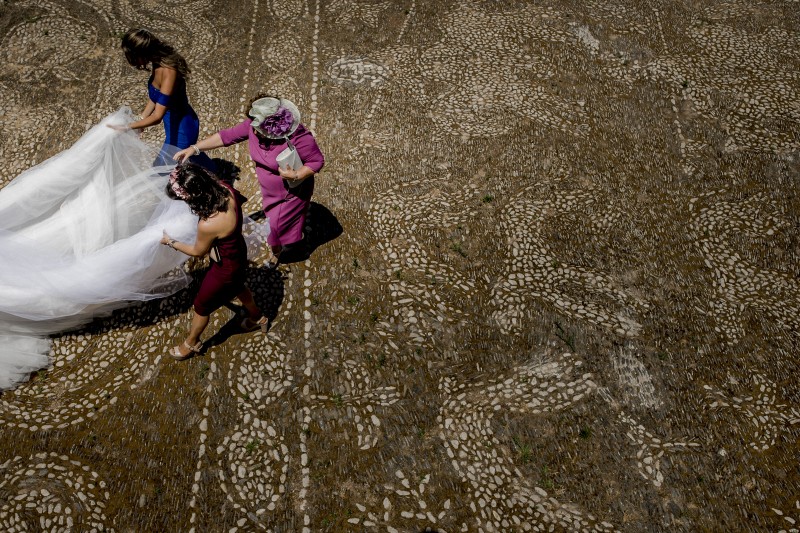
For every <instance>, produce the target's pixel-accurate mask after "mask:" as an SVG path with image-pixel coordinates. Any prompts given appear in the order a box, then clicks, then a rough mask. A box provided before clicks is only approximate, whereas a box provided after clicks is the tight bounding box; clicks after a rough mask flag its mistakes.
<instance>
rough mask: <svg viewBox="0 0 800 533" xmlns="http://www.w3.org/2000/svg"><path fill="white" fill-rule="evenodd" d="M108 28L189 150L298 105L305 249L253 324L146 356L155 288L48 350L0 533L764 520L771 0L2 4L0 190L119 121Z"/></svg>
mask: <svg viewBox="0 0 800 533" xmlns="http://www.w3.org/2000/svg"><path fill="white" fill-rule="evenodd" d="M133 26H146V27H149V28H151V29H153V30H154V31H155V32H156V33H158V34H160V35H162V36H164V37H165V38H166V39H167V40H169V41H171V42H172V43H173V44H174V45H175V46H176V47H177V48H178V50H180V51H182V52H183V53H184V54H185V55H186V56H187V59H188V61H189V63H190V66H191V67H192V69H193V72H192V78H191V80H190V96H191V99H192V102H193V103H194V104H195V107H196V109H197V111H198V113H199V114H200V117H201V120H202V121H203V125H204V132H205V133H209V132H213V131H216V129H218V128H220V127H223V126H229V125H232V124H234V123H235V122H236V121H238V120H239V119H240V117H241V116H242V113H243V111H244V110H245V106H246V102H247V101H248V100H249V98H250V97H251V96H252V95H254V94H255V93H257V92H259V91H262V90H266V91H269V92H272V93H277V94H280V95H283V96H286V97H288V98H290V99H292V100H294V101H295V102H296V103H297V104H298V105H299V107H300V109H301V110H302V112H303V113H304V122H305V123H306V124H307V125H308V126H309V127H310V128H311V129H312V130H314V131H315V132H316V135H317V137H318V138H319V141H320V144H321V146H322V148H323V150H324V151H325V153H326V156H327V159H328V163H327V166H326V168H325V169H324V171H323V172H322V174H321V175H320V177H319V179H318V182H317V191H316V196H315V200H316V202H317V204H315V205H314V208H313V210H312V212H311V215H310V218H309V223H308V227H307V228H306V234H307V240H308V246H307V249H305V250H298V251H296V253H295V257H294V258H290V259H292V260H293V262H292V263H290V264H287V265H284V266H282V267H281V268H280V272H278V273H275V272H269V271H267V270H265V269H263V268H262V267H260V266H254V268H253V269H252V271H251V276H250V280H249V284H250V286H251V287H252V288H253V289H254V291H255V293H256V296H257V299H258V301H259V303H260V304H261V305H262V306H264V307H265V308H267V309H268V310H269V311H270V312H271V313H272V315H273V316H274V317H275V318H274V325H273V327H272V329H271V330H270V331H269V333H268V334H267V335H266V336H264V335H262V334H261V333H251V334H239V333H237V332H235V331H233V330H232V329H231V327H230V324H227V323H228V321H229V319H230V318H231V317H232V314H231V313H230V312H228V311H220V312H218V313H217V314H215V315H214V317H213V320H212V323H211V326H210V328H209V333H208V335H209V336H211V335H213V334H214V333H215V332H217V331H219V332H220V333H219V334H217V335H215V336H214V338H213V339H212V340H211V342H210V345H211V347H210V348H209V349H208V351H207V353H206V354H205V355H203V356H200V357H195V358H193V359H191V360H189V361H186V362H182V363H177V362H173V361H171V360H169V358H168V357H166V355H165V354H166V349H167V348H168V347H169V346H170V345H172V344H173V343H174V342H175V340H176V339H179V338H181V335H182V334H183V333H184V332H185V330H186V328H187V327H188V320H189V315H188V313H187V311H188V309H189V306H190V303H191V297H192V290H191V289H190V290H187V291H184V292H182V293H180V294H177V295H175V296H173V297H171V298H167V299H165V300H163V301H157V302H152V303H150V304H147V305H142V306H138V307H132V308H129V309H126V310H123V311H121V312H118V313H116V314H115V315H113V316H112V317H110V318H105V319H98V320H97V321H96V322H95V323H93V324H91V325H89V326H88V327H87V328H85V329H83V330H81V331H78V332H70V333H68V334H65V335H63V336H59V337H57V338H55V339H54V344H53V352H52V356H53V360H54V364H53V367H52V368H51V369H49V370H48V371H46V372H41V373H39V374H38V375H37V376H36V377H35V378H34V379H33V380H32V381H31V382H29V383H27V384H25V385H22V386H21V387H19V388H18V389H16V390H15V391H13V392H9V393H5V394H3V395H2V396H0V428H2V429H0V530H2V531H9V532H12V531H28V530H46V531H100V530H104V531H108V530H116V531H143V532H144V531H197V532H206V531H214V532H216V531H231V532H233V531H312V532H317V531H403V532H417V531H425V530H431V531H443V532H445V531H446V532H448V533H452V532H456V531H487V532H488V531H503V532H505V531H529V530H533V531H579V530H580V531H607V530H618V531H794V532H797V531H798V528H800V464H799V462H798V457H800V439H799V437H800V385H799V384H798V379H797V377H798V375H800V374H799V373H798V370H800V368H798V366H799V364H798V341H799V340H800V339H799V335H798V331H800V282H799V281H798V271H799V270H800V268H799V267H800V257H798V246H799V244H798V243H800V198H798V193H797V190H798V185H799V184H800V180H799V179H798V176H800V172H799V170H800V169H799V167H800V136H799V134H798V131H800V52H798V50H800V33H798V30H800V3H799V2H798V1H797V0H794V1H792V0H785V1H770V0H763V1H756V0H750V1H746V0H731V1H714V0H697V1H694V0H691V1H667V0H653V1H647V2H645V1H634V0H620V1H615V2H601V1H598V0H580V1H578V0H541V1H532V0H531V1H522V0H519V1H514V0H491V1H490V0H483V1H481V0H472V1H469V0H425V1H422V0H393V1H389V0H237V1H227V0H186V1H177V0H141V1H136V0H3V1H0V106H1V107H0V169H1V170H0V174H1V175H2V180H3V183H4V184H6V183H8V181H9V180H11V179H13V177H14V176H16V175H17V174H18V173H19V172H20V171H21V170H23V169H25V168H27V167H29V166H31V165H33V164H35V163H37V162H40V161H42V160H44V159H45V158H47V157H49V156H51V155H53V154H55V153H57V152H58V151H59V150H61V149H63V148H65V147H67V146H69V145H71V144H72V142H74V141H75V140H76V139H77V138H78V137H79V135H80V134H81V133H82V132H83V131H84V129H85V128H86V127H87V126H89V125H90V124H93V123H95V122H96V121H97V120H99V119H100V118H101V117H103V116H105V115H106V114H108V113H109V112H111V111H113V110H114V109H116V108H118V107H119V106H120V105H123V104H130V105H133V106H134V108H135V109H136V110H139V109H140V108H141V107H142V106H143V105H144V99H145V83H146V75H145V74H143V73H141V72H137V71H135V70H133V69H132V68H130V67H128V66H127V65H126V64H125V62H124V58H123V56H122V54H121V52H120V51H119V49H118V42H119V37H120V36H121V34H122V32H124V31H125V30H126V29H128V28H129V27H133ZM162 135H163V134H162V132H161V131H159V128H153V129H152V130H151V131H149V132H148V134H147V138H148V139H151V140H153V141H154V142H158V141H159V140H160V139H161V138H162ZM212 155H215V156H218V157H222V158H225V159H227V160H229V161H231V162H233V163H234V164H236V165H239V166H240V167H241V168H242V173H241V174H242V176H241V181H240V182H239V186H240V187H241V188H242V189H243V191H244V192H245V193H246V194H248V195H249V196H250V198H251V200H250V202H249V203H248V207H249V208H250V211H251V212H254V211H257V209H258V206H259V199H258V191H257V188H256V186H255V182H254V179H253V171H252V167H251V165H250V163H249V160H248V157H247V154H246V153H245V152H244V148H243V147H241V146H240V147H238V148H236V149H225V150H219V151H217V152H215V153H213V154H212ZM194 266H195V267H197V266H198V265H196V264H195V265H194ZM0 297H2V295H0ZM426 528H427V529H426Z"/></svg>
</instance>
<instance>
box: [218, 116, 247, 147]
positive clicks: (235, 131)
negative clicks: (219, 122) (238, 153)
mask: <svg viewBox="0 0 800 533" xmlns="http://www.w3.org/2000/svg"><path fill="white" fill-rule="evenodd" d="M250 122H251V121H250V119H244V120H243V121H241V122H240V123H239V124H237V125H235V126H234V127H232V128H228V129H226V130H219V136H220V138H221V139H222V145H223V146H230V145H232V144H236V143H240V142H242V141H245V140H247V138H248V137H250Z"/></svg>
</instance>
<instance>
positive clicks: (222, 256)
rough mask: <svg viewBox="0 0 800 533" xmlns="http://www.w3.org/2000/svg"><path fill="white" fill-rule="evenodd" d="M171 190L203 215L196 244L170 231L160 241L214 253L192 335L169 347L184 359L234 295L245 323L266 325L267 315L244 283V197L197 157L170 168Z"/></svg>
mask: <svg viewBox="0 0 800 533" xmlns="http://www.w3.org/2000/svg"><path fill="white" fill-rule="evenodd" d="M167 194H168V195H169V196H170V197H171V198H174V199H176V200H183V201H184V202H186V203H187V204H188V205H189V208H191V210H192V212H193V213H195V214H196V215H197V216H199V217H200V220H199V221H198V223H197V237H196V239H195V242H194V244H187V243H183V242H178V241H176V240H175V239H172V238H171V237H170V236H169V235H167V233H166V232H164V236H163V237H162V239H161V244H164V245H166V246H169V247H170V248H173V249H175V250H177V251H179V252H182V253H184V254H186V255H191V256H194V257H202V256H204V255H205V254H209V255H210V258H211V268H210V269H209V270H208V272H207V273H206V275H205V277H204V278H203V283H202V284H201V285H200V290H199V291H198V293H197V296H196V297H195V299H194V316H193V317H192V325H191V327H190V329H189V335H188V336H187V337H186V340H184V341H183V343H182V344H181V345H178V346H174V347H173V348H172V349H171V350H170V355H171V356H172V357H173V358H175V359H178V360H182V359H186V358H188V357H190V356H191V355H192V354H193V353H195V352H199V351H200V349H201V348H202V346H203V343H202V341H200V335H201V334H202V333H203V330H205V329H206V326H208V320H209V315H211V313H212V312H214V311H215V310H217V309H219V308H220V307H221V306H222V305H224V304H225V303H227V302H229V301H230V300H232V299H233V298H235V297H236V298H239V301H241V302H242V305H243V306H244V308H245V310H246V311H247V314H248V316H247V317H246V318H245V319H244V322H242V328H243V329H246V330H252V329H257V328H258V327H259V326H261V327H262V329H264V328H265V327H266V324H267V318H266V317H264V316H262V314H261V311H260V310H259V309H258V307H257V306H256V303H255V301H254V300H253V295H252V293H251V292H250V290H249V289H248V288H247V287H245V284H244V281H245V276H246V273H247V245H246V244H245V241H244V237H243V236H242V207H241V201H242V199H243V198H244V197H243V196H241V195H240V194H239V193H238V192H237V191H236V190H235V189H234V188H233V187H230V186H229V185H227V184H225V183H223V182H221V181H219V180H218V179H217V178H216V177H215V176H214V175H213V174H211V172H209V171H208V170H206V169H205V168H203V167H201V166H199V165H195V164H192V163H187V164H185V165H180V166H178V167H177V168H176V169H175V170H174V171H173V172H172V174H170V177H169V183H168V184H167Z"/></svg>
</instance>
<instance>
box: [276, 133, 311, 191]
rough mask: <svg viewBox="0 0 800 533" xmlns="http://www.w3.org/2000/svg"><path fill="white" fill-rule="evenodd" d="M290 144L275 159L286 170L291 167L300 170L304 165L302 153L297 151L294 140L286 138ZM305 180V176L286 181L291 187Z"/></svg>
mask: <svg viewBox="0 0 800 533" xmlns="http://www.w3.org/2000/svg"><path fill="white" fill-rule="evenodd" d="M286 142H287V143H288V144H289V146H288V147H287V148H286V149H285V150H284V151H282V152H281V153H279V154H278V157H276V158H275V161H276V162H277V163H278V166H279V167H280V168H282V169H284V170H286V169H289V168H291V169H292V170H300V168H301V167H302V166H303V160H302V159H300V155H299V154H298V153H297V149H296V148H295V147H294V145H293V144H292V141H290V140H288V139H287V140H286ZM303 181H305V178H303V179H301V180H286V183H287V184H288V185H289V188H294V187H297V186H298V185H300V184H301V183H303Z"/></svg>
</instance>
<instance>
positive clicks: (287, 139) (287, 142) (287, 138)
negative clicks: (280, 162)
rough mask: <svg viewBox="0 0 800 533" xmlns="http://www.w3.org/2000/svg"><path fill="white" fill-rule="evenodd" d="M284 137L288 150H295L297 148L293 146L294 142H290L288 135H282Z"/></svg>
mask: <svg viewBox="0 0 800 533" xmlns="http://www.w3.org/2000/svg"><path fill="white" fill-rule="evenodd" d="M284 139H286V144H287V145H288V147H289V149H290V150H294V151H295V152H296V151H297V148H295V147H294V144H292V141H291V140H289V137H288V136H286V137H284Z"/></svg>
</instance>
